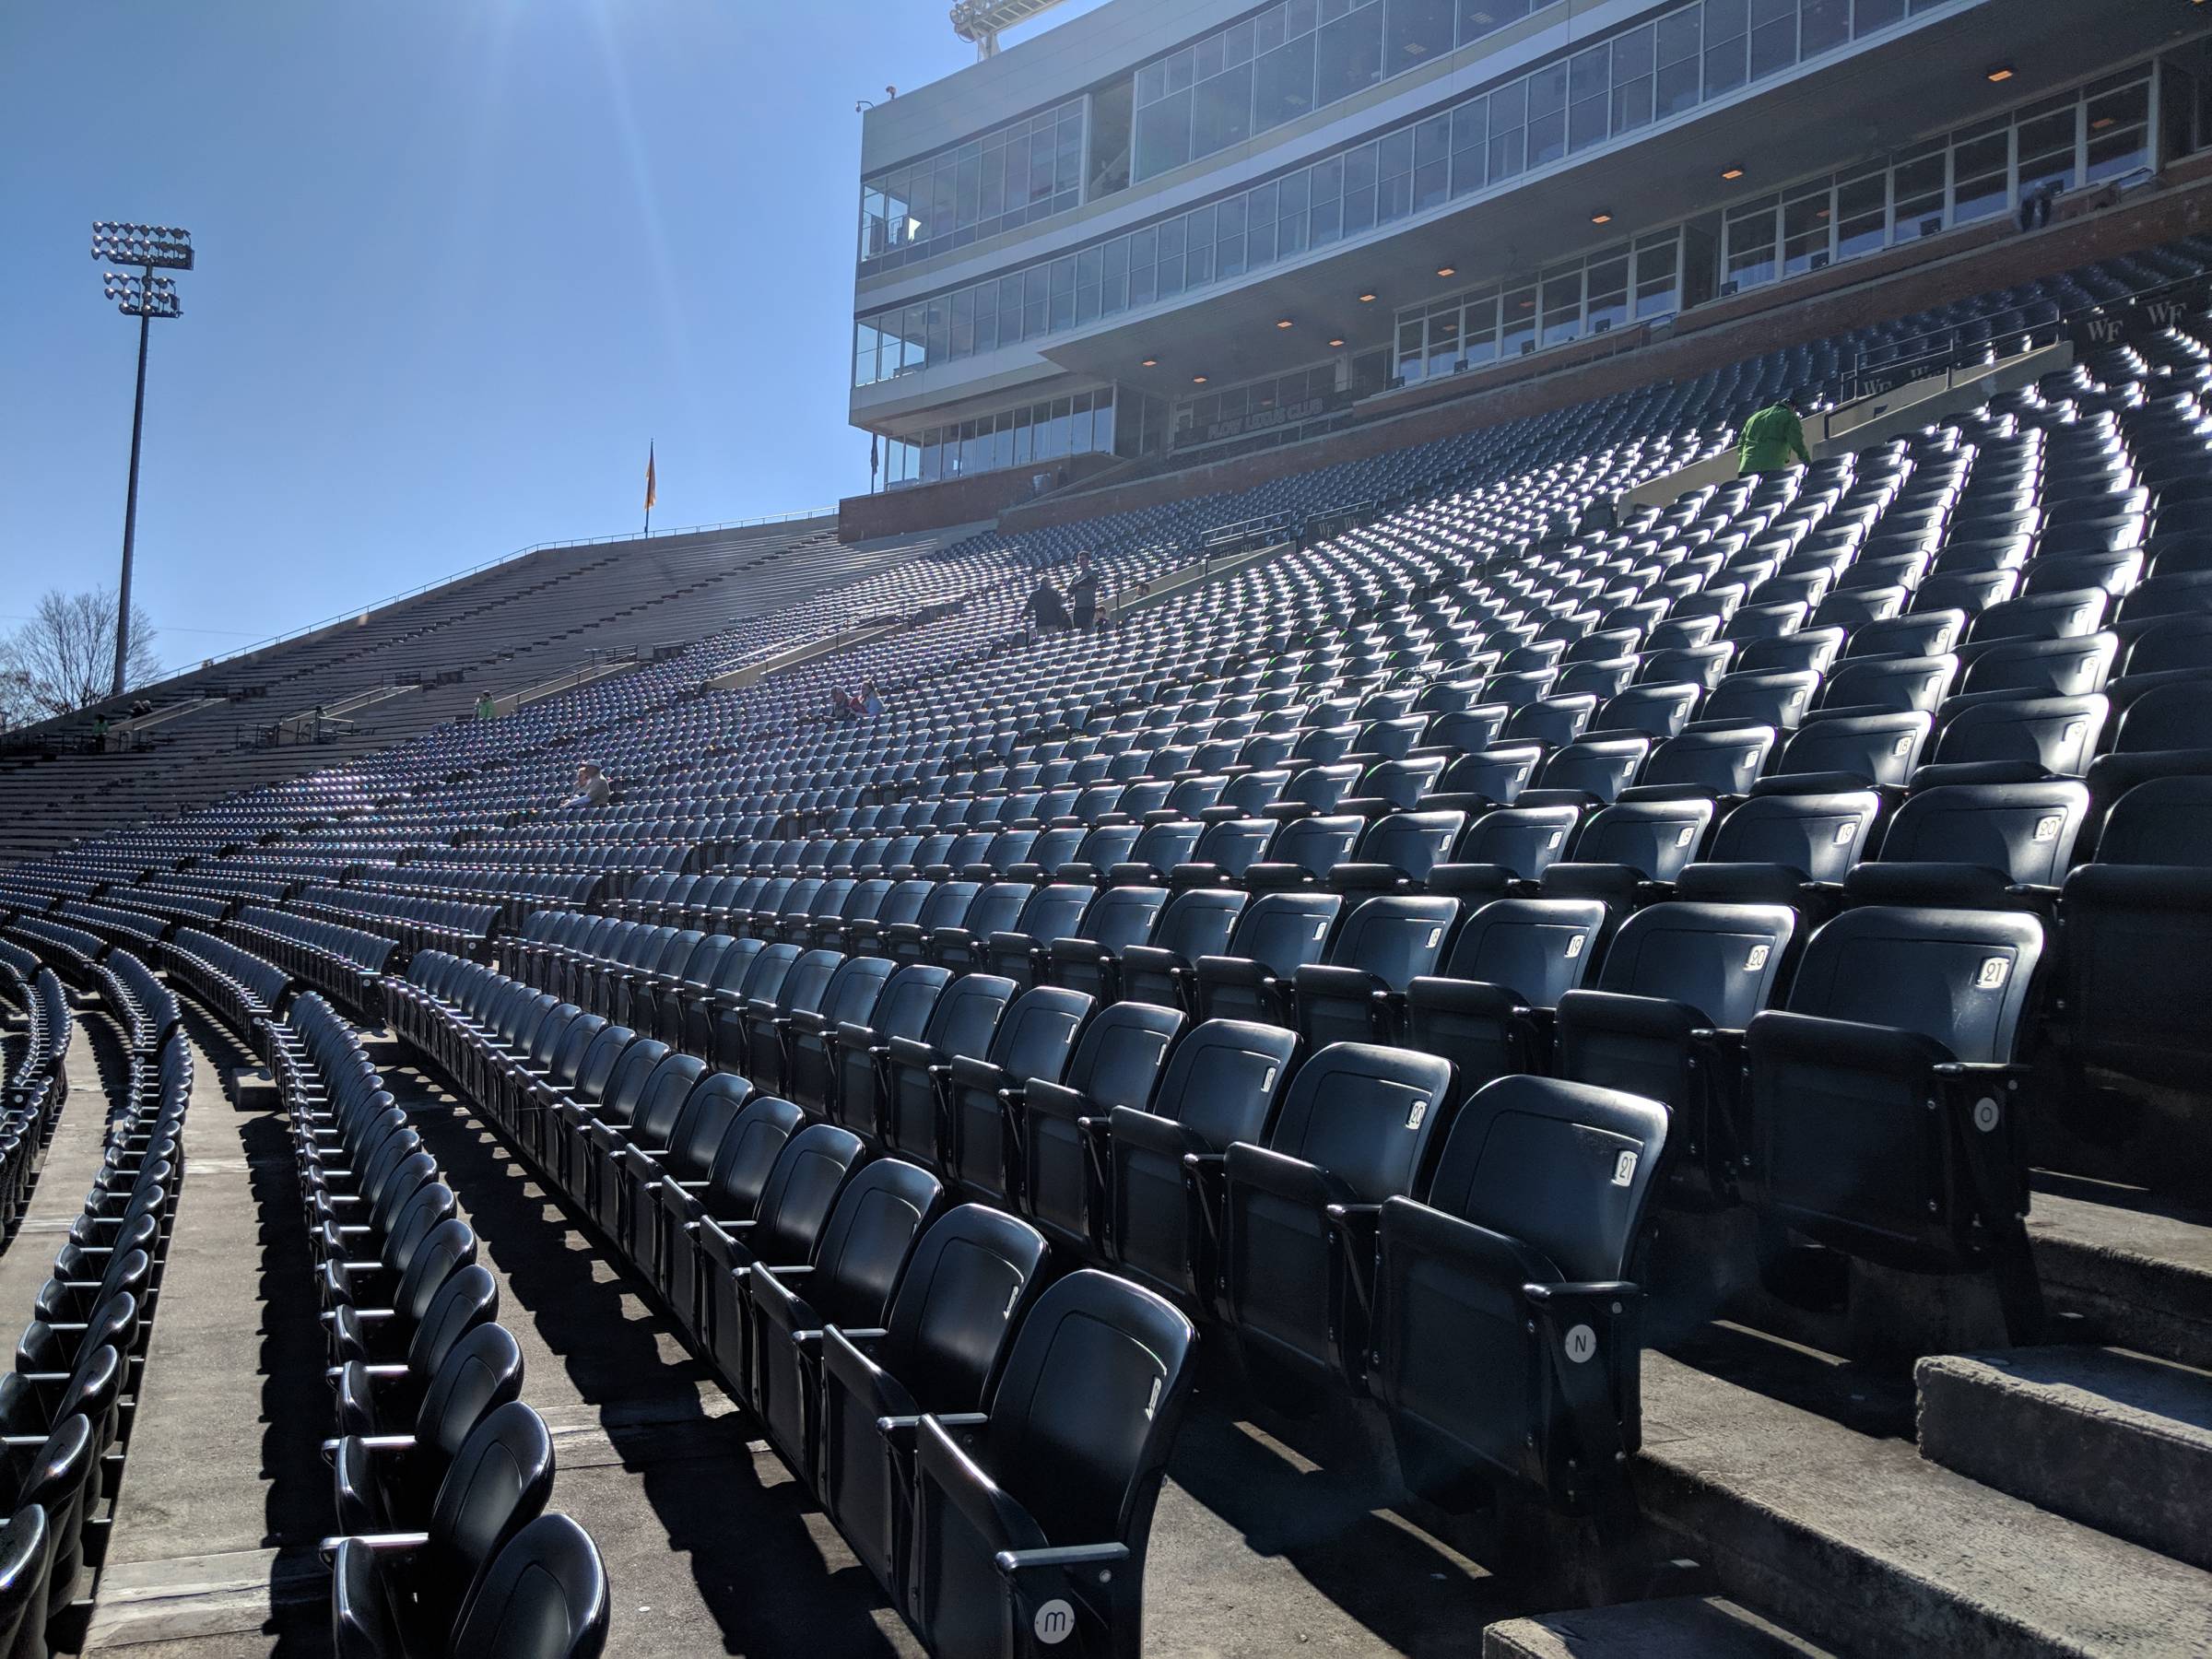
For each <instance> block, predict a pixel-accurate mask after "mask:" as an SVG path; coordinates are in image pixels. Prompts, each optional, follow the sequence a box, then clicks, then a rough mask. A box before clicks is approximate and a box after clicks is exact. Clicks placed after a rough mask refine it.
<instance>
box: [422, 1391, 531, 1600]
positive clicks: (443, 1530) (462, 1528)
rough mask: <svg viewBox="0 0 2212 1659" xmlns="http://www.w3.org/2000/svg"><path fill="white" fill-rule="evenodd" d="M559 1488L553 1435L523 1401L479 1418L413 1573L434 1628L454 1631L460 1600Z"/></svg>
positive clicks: (448, 1478) (435, 1509)
mask: <svg viewBox="0 0 2212 1659" xmlns="http://www.w3.org/2000/svg"><path fill="white" fill-rule="evenodd" d="M552 1492H553V1437H552V1436H551V1435H550V1434H549V1433H547V1430H546V1425H545V1419H544V1418H540V1417H539V1416H538V1415H537V1413H536V1412H535V1411H533V1410H531V1409H530V1407H529V1406H525V1405H524V1404H523V1403H522V1402H521V1401H520V1400H510V1401H509V1402H508V1403H507V1404H506V1405H504V1406H500V1407H498V1408H497V1409H496V1410H494V1411H492V1412H490V1413H488V1414H487V1415H486V1417H485V1418H483V1420H482V1421H480V1422H479V1423H477V1426H476V1428H475V1430H473V1431H471V1433H470V1434H469V1437H468V1439H467V1440H466V1441H464V1442H463V1443H462V1446H461V1450H460V1451H459V1452H458V1453H455V1454H454V1457H453V1465H452V1466H451V1467H450V1468H449V1469H447V1471H446V1474H445V1478H444V1479H443V1480H442V1481H441V1482H440V1483H439V1486H438V1496H437V1498H436V1500H433V1502H432V1503H431V1505H430V1524H429V1535H430V1547H429V1548H428V1549H426V1550H425V1551H424V1552H423V1554H422V1557H421V1559H420V1569H419V1571H418V1572H417V1573H415V1574H414V1575H412V1576H413V1580H414V1582H415V1583H416V1584H417V1585H418V1588H419V1590H420V1593H421V1596H422V1600H423V1603H424V1605H425V1611H426V1612H427V1613H428V1614H429V1616H430V1623H431V1628H433V1629H448V1628H451V1626H452V1624H453V1621H454V1618H455V1617H456V1615H457V1614H458V1613H459V1611H460V1606H461V1602H462V1599H463V1597H464V1596H465V1595H466V1594H468V1591H469V1589H470V1588H471V1587H472V1586H473V1585H474V1584H475V1583H476V1582H477V1577H478V1575H480V1574H481V1573H482V1572H483V1571H484V1569H485V1567H486V1566H487V1565H488V1563H489V1561H490V1560H491V1559H492V1557H493V1556H495V1555H497V1554H498V1553H499V1552H500V1547H502V1546H504V1545H505V1544H506V1542H507V1540H508V1539H510V1538H512V1537H513V1536H514V1535H515V1534H517V1533H518V1532H520V1531H522V1529H523V1528H524V1526H526V1525H528V1524H530V1523H531V1522H532V1521H534V1520H535V1519H536V1518H537V1516H538V1514H539V1513H540V1512H542V1511H543V1510H544V1509H545V1507H546V1500H547V1498H549V1497H550V1496H551V1495H552Z"/></svg>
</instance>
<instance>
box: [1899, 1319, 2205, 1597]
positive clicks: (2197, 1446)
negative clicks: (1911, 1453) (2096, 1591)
mask: <svg viewBox="0 0 2212 1659" xmlns="http://www.w3.org/2000/svg"><path fill="white" fill-rule="evenodd" d="M1914 1375H1915V1378H1916V1380H1917V1381H1918V1382H1919V1384H1920V1452H1921V1455H1922V1456H1923V1457H1926V1458H1930V1459H1932V1460H1934V1461H1935V1462H1936V1463H1939V1464H1941V1465H1943V1466H1944V1467H1945V1468H1947V1469H1955V1470H1957V1471H1958V1472H1959V1474H1961V1475H1965V1476H1969V1477H1971V1478H1973V1479H1975V1480H1979V1481H1981V1482H1982V1483H1983V1485H1985V1486H1993V1487H1995V1488H1998V1489H1999V1490H2000V1491H2006V1492H2010V1493H2011V1494H2012V1495H2013V1496H2014V1497H2016V1498H2025V1499H2026V1500H2028V1501H2029V1502H2030V1503H2034V1504H2039V1505H2041V1507H2042V1508H2044V1509H2047V1510H2052V1511H2054V1512H2057V1513H2059V1514H2062V1515H2066V1516H2070V1517H2072V1518H2073V1519H2074V1520H2077V1521H2080V1522H2084V1523H2086V1524H2088V1525H2090V1526H2094V1527H2096V1528H2097V1529H2098V1530H2099V1531H2100V1532H2109V1533H2112V1534H2115V1535H2118V1536H2120V1537H2123V1538H2130V1539H2133V1540H2134V1541H2135V1542H2136V1543H2137V1544H2141V1545H2143V1546H2145V1547H2147V1548H2150V1549H2155V1550H2158V1551H2159V1553H2160V1554H2162V1555H2170V1556H2172V1557H2174V1558H2176V1559H2180V1560H2183V1561H2188V1562H2190V1563H2192V1564H2193V1565H2194V1566H2198V1567H2204V1568H2212V1375H2207V1374H2206V1372H2204V1371H2196V1370H2193V1369H2192V1368H2190V1367H2188V1366H2185V1365H2175V1364H2172V1363H2171V1362H2170V1361H2167V1360H2163V1359H2149V1358H2147V1357H2146V1356H2144V1355H2142V1354H2131V1353H2127V1352H2125V1351H2124V1350H2123V1349H2119V1348H2101V1347H2033V1348H2018V1349H2014V1350H2012V1351H2010V1352H2007V1353H2003V1354H1987V1355H1974V1354H1946V1355H1941V1356H1938V1357H1935V1358H1932V1359H1923V1360H1922V1361H1921V1362H1920V1364H1919V1366H1918V1367H1917V1368H1916V1370H1915V1372H1914Z"/></svg>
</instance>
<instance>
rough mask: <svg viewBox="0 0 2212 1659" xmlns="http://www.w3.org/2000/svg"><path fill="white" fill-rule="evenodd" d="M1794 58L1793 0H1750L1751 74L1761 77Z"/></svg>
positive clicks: (1795, 30)
mask: <svg viewBox="0 0 2212 1659" xmlns="http://www.w3.org/2000/svg"><path fill="white" fill-rule="evenodd" d="M1796 61H1797V0H1751V78H1752V79H1753V80H1762V79H1764V78H1765V77H1766V76H1770V75H1776V74H1779V73H1780V72H1781V71H1783V70H1784V69H1787V68H1788V67H1789V66H1790V65H1792V64H1794V63H1795V62H1796Z"/></svg>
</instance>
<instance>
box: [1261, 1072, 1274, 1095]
mask: <svg viewBox="0 0 2212 1659" xmlns="http://www.w3.org/2000/svg"><path fill="white" fill-rule="evenodd" d="M1274 1090H1275V1067H1274V1066H1272V1065H1271V1066H1269V1067H1268V1068H1267V1069H1266V1071H1265V1072H1264V1073H1262V1074H1261V1077H1260V1092H1261V1093H1262V1094H1271V1093H1273V1092H1274Z"/></svg>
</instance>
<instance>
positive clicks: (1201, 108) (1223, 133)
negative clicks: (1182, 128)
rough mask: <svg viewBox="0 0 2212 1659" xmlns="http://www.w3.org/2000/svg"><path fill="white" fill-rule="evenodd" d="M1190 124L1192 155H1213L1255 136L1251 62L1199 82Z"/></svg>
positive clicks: (1194, 95) (1195, 90) (1194, 94)
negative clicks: (1253, 129)
mask: <svg viewBox="0 0 2212 1659" xmlns="http://www.w3.org/2000/svg"><path fill="white" fill-rule="evenodd" d="M1193 97H1194V100H1195V103H1194V110H1193V116H1192V126H1191V154H1192V155H1193V156H1194V157H1197V156H1210V155H1212V154H1213V153H1214V152H1215V151H1216V150H1222V149H1227V148H1228V147H1230V145H1232V144H1241V143H1242V142H1243V141H1244V140H1245V139H1247V138H1249V137H1250V136H1252V65H1251V64H1249V63H1245V64H1240V65H1238V66H1237V67H1235V68H1234V69H1228V70H1224V71H1223V72H1222V73H1221V74H1219V75H1217V76H1214V77H1213V78H1212V79H1210V80H1204V81H1200V82H1199V83H1198V85H1197V87H1196V88H1195V89H1194V93H1193Z"/></svg>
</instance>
